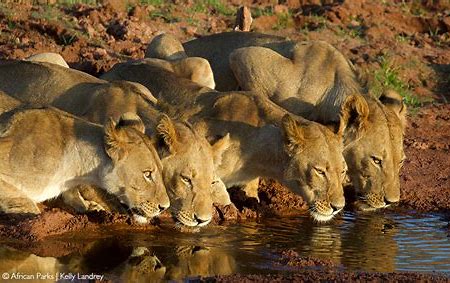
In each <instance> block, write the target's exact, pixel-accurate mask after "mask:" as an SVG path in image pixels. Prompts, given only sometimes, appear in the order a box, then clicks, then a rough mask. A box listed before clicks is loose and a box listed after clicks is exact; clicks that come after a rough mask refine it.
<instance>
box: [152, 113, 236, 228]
mask: <svg viewBox="0 0 450 283" xmlns="http://www.w3.org/2000/svg"><path fill="white" fill-rule="evenodd" d="M156 131H157V138H158V141H157V142H158V148H160V149H161V150H160V156H162V158H161V160H162V164H163V167H164V171H163V179H164V183H165V184H166V188H167V193H168V195H169V198H170V202H171V210H172V213H173V215H174V217H175V218H176V219H177V220H178V221H179V222H181V223H182V224H184V225H187V226H205V225H207V224H208V223H209V222H210V221H211V219H212V212H213V210H212V209H213V207H212V204H213V202H217V203H220V204H229V197H228V194H227V191H226V188H225V185H224V184H223V182H222V181H221V180H220V179H219V178H218V177H217V176H216V172H215V166H214V164H215V162H217V161H215V160H217V159H219V158H220V156H221V154H222V152H223V151H224V150H225V149H226V147H227V137H228V136H227V137H224V138H222V139H221V140H219V141H217V142H216V143H214V145H212V146H211V145H210V144H209V143H208V141H207V140H206V138H205V137H204V136H203V135H200V134H199V133H198V132H197V131H196V130H195V129H194V128H193V127H192V126H191V125H190V124H188V123H181V122H174V121H172V119H170V118H169V117H168V116H167V115H162V117H161V119H160V121H159V123H158V125H157V127H156Z"/></svg>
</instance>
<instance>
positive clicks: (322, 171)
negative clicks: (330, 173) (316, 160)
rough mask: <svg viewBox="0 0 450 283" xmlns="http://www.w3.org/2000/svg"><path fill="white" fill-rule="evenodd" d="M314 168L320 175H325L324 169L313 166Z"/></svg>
mask: <svg viewBox="0 0 450 283" xmlns="http://www.w3.org/2000/svg"><path fill="white" fill-rule="evenodd" d="M314 170H316V172H317V174H319V175H321V176H325V170H323V169H320V168H317V167H314Z"/></svg>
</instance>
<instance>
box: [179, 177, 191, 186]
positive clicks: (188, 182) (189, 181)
mask: <svg viewBox="0 0 450 283" xmlns="http://www.w3.org/2000/svg"><path fill="white" fill-rule="evenodd" d="M181 180H182V181H183V182H185V183H186V184H188V185H192V181H191V178H189V177H187V176H183V175H181Z"/></svg>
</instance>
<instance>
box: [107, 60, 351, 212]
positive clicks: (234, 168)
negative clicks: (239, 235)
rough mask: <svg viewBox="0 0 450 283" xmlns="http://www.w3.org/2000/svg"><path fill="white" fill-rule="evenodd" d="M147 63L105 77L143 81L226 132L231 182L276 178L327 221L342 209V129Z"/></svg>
mask: <svg viewBox="0 0 450 283" xmlns="http://www.w3.org/2000/svg"><path fill="white" fill-rule="evenodd" d="M149 62H150V59H148V60H146V61H145V62H133V63H124V64H117V65H116V66H114V67H113V68H112V69H111V71H110V72H108V73H106V74H105V75H104V76H103V78H105V79H108V80H114V79H116V78H119V79H128V80H132V81H135V82H139V83H141V84H143V85H145V86H146V87H148V88H149V89H150V90H151V91H152V92H154V93H158V94H159V95H160V100H161V101H163V102H164V104H167V105H169V106H168V108H173V109H172V111H175V112H178V113H180V112H181V113H183V115H185V116H187V117H189V118H190V119H192V120H200V121H201V123H203V127H204V128H205V134H206V135H207V136H208V137H211V138H214V137H217V136H218V137H222V136H225V135H226V134H227V133H229V136H230V143H231V145H230V146H229V147H228V149H227V150H225V152H224V154H223V156H222V158H221V160H220V163H219V164H220V165H219V167H218V174H219V176H220V178H221V179H222V180H223V181H224V182H225V184H226V185H227V186H233V185H245V184H247V183H248V182H250V181H252V180H254V179H255V178H257V177H268V178H273V179H276V180H278V181H280V182H281V183H282V184H284V185H286V186H287V187H289V188H290V189H291V190H292V191H294V192H295V193H298V194H300V195H301V196H302V197H303V198H304V199H305V200H306V201H307V202H308V203H309V205H310V206H311V210H310V211H311V214H312V216H313V217H314V218H315V219H316V220H318V221H327V220H330V219H331V218H332V217H333V216H334V215H336V214H337V213H338V212H339V211H340V210H341V209H342V208H343V207H344V204H345V200H344V196H343V189H342V182H343V179H344V177H345V171H346V169H345V167H346V166H345V161H344V158H343V155H342V151H343V147H342V139H341V132H342V128H339V129H337V130H336V131H335V132H333V131H331V130H330V129H328V128H326V127H325V126H323V125H320V124H318V123H315V122H310V121H307V120H305V119H302V118H300V117H296V118H293V116H291V115H287V114H286V113H287V111H286V110H284V109H282V108H281V107H279V106H277V105H276V104H274V103H273V102H271V101H270V100H268V99H266V98H264V97H261V96H257V95H254V94H252V93H220V92H216V91H214V90H212V89H208V88H206V87H202V86H199V85H197V84H195V83H193V82H192V81H190V80H186V79H183V78H179V77H178V76H177V75H176V74H175V73H173V72H170V71H167V69H165V68H159V67H158V66H157V64H156V63H157V62H158V61H155V62H156V63H155V62H154V63H155V64H153V63H151V64H150V63H149ZM348 109H350V108H348ZM343 125H344V123H343Z"/></svg>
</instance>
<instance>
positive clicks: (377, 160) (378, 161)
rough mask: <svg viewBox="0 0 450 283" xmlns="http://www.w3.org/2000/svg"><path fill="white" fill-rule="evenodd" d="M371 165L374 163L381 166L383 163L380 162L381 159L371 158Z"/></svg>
mask: <svg viewBox="0 0 450 283" xmlns="http://www.w3.org/2000/svg"><path fill="white" fill-rule="evenodd" d="M371 158H372V161H373V163H375V164H376V165H378V166H381V164H382V163H383V161H382V160H381V158H378V157H376V156H371Z"/></svg>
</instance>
